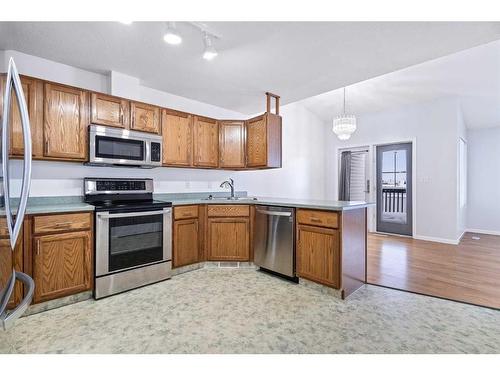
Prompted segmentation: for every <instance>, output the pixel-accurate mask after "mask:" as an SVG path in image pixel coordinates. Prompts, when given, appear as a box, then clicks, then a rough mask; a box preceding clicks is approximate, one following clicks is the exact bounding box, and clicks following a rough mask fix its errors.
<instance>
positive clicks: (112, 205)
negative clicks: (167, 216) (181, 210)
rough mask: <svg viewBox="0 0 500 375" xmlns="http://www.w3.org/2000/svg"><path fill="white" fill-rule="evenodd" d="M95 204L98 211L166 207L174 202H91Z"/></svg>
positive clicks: (152, 200)
mask: <svg viewBox="0 0 500 375" xmlns="http://www.w3.org/2000/svg"><path fill="white" fill-rule="evenodd" d="M89 203H90V204H92V205H94V206H95V209H96V211H116V210H123V209H127V210H137V209H148V210H152V209H162V208H165V207H171V206H172V202H163V201H159V200H154V199H151V200H138V201H133V200H127V201H120V200H117V201H97V202H89Z"/></svg>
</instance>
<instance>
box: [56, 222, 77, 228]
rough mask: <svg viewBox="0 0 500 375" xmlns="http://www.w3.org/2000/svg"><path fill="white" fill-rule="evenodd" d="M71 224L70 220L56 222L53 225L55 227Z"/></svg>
mask: <svg viewBox="0 0 500 375" xmlns="http://www.w3.org/2000/svg"><path fill="white" fill-rule="evenodd" d="M71 224H73V222H71V221H65V222H62V223H56V224H55V225H54V226H55V227H69V226H70V225H71Z"/></svg>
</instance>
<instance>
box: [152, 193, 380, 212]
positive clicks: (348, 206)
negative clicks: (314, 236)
mask: <svg viewBox="0 0 500 375" xmlns="http://www.w3.org/2000/svg"><path fill="white" fill-rule="evenodd" d="M156 198H157V199H159V200H167V199H165V198H164V197H162V196H161V195H158V196H157V197H156ZM256 198H257V199H256V200H252V199H248V198H246V199H238V200H229V199H212V200H209V199H206V198H205V199H202V198H198V199H196V198H190V199H170V200H169V201H170V202H172V205H173V206H182V205H188V204H258V205H267V206H284V207H296V208H312V209H318V210H328V211H347V210H354V209H358V208H365V207H370V206H374V205H375V204H374V203H367V202H358V201H328V200H316V199H289V198H270V197H256Z"/></svg>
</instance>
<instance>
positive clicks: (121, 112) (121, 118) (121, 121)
mask: <svg viewBox="0 0 500 375" xmlns="http://www.w3.org/2000/svg"><path fill="white" fill-rule="evenodd" d="M120 124H122V125H123V106H120Z"/></svg>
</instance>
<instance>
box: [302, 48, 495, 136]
mask: <svg viewBox="0 0 500 375" xmlns="http://www.w3.org/2000/svg"><path fill="white" fill-rule="evenodd" d="M346 90H347V91H346V97H347V112H351V113H354V114H357V115H360V114H363V113H369V112H377V111H382V110H386V109H391V108H396V107H399V106H404V105H409V104H414V103H418V102H423V101H429V100H435V99H438V98H443V97H456V98H458V100H459V103H460V105H461V108H462V112H463V116H464V120H465V123H466V125H467V127H468V128H482V127H491V126H500V41H495V42H491V43H488V44H485V45H482V46H479V47H475V48H471V49H468V50H466V51H462V52H457V53H454V54H452V55H449V56H445V57H442V58H439V59H435V60H432V61H428V62H425V63H422V64H418V65H415V66H412V67H409V68H406V69H402V70H399V71H396V72H393V73H389V74H386V75H383V76H379V77H376V78H372V79H370V80H367V81H364V82H360V83H357V84H355V85H352V86H349V87H347V89H346ZM342 101H343V91H342V89H337V90H333V91H330V92H327V93H324V94H321V95H317V96H314V97H311V98H308V99H305V100H303V101H301V103H302V104H304V105H305V106H306V107H307V108H308V109H309V110H311V111H312V112H314V113H316V114H317V115H319V116H320V117H321V118H322V119H323V120H325V121H331V120H332V119H333V118H334V117H335V116H336V115H338V114H340V112H341V111H342Z"/></svg>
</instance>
